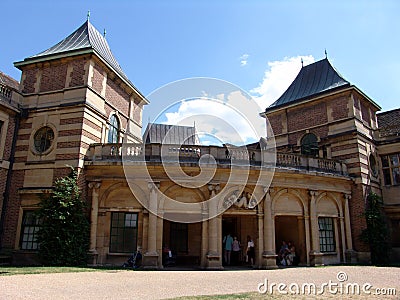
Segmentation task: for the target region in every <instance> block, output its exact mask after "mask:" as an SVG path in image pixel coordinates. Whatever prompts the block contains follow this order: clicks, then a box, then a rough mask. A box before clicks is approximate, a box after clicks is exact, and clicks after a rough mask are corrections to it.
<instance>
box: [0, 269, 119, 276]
mask: <svg viewBox="0 0 400 300" xmlns="http://www.w3.org/2000/svg"><path fill="white" fill-rule="evenodd" d="M110 270H113V271H118V270H123V269H121V268H99V267H96V268H90V267H0V276H7V275H27V274H48V273H77V272H100V271H110Z"/></svg>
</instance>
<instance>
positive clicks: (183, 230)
mask: <svg viewBox="0 0 400 300" xmlns="http://www.w3.org/2000/svg"><path fill="white" fill-rule="evenodd" d="M170 247H171V249H172V250H173V251H176V252H184V253H185V252H187V251H188V224H187V223H175V222H171V228H170Z"/></svg>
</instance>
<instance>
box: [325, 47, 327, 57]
mask: <svg viewBox="0 0 400 300" xmlns="http://www.w3.org/2000/svg"><path fill="white" fill-rule="evenodd" d="M325 58H328V52H326V48H325Z"/></svg>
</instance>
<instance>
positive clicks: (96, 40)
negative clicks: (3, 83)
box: [15, 20, 136, 89]
mask: <svg viewBox="0 0 400 300" xmlns="http://www.w3.org/2000/svg"><path fill="white" fill-rule="evenodd" d="M80 52H84V53H87V52H94V53H96V54H97V55H98V56H100V57H101V58H102V59H103V60H104V61H105V62H106V63H107V64H108V65H109V66H110V67H111V68H112V69H113V70H114V71H115V72H116V73H117V74H119V75H120V76H121V77H122V78H123V79H125V80H126V81H127V82H128V83H129V84H131V85H132V87H134V85H133V84H132V83H131V82H130V81H129V79H128V77H127V76H126V75H125V73H124V71H123V70H122V68H121V66H120V65H119V63H118V61H117V60H116V59H115V57H114V55H113V54H112V52H111V49H110V47H109V46H108V43H107V41H106V39H105V37H104V36H103V35H102V34H101V33H100V32H98V31H97V29H96V28H95V27H94V26H93V25H92V24H91V23H90V22H89V20H87V21H86V22H85V23H83V24H82V26H80V27H79V28H78V29H77V30H75V31H74V32H73V33H71V34H70V35H69V36H67V37H66V38H65V39H63V40H62V41H60V42H59V43H57V44H55V45H54V46H52V47H50V48H49V49H47V50H45V51H43V52H40V53H38V54H36V55H33V56H30V57H28V58H25V59H24V61H22V62H17V63H15V66H19V65H24V64H27V63H30V62H34V61H41V60H44V59H46V60H49V59H52V58H56V57H59V56H60V55H64V56H68V55H76V54H79V53H80ZM135 89H136V88H135Z"/></svg>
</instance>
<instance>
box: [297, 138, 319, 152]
mask: <svg viewBox="0 0 400 300" xmlns="http://www.w3.org/2000/svg"><path fill="white" fill-rule="evenodd" d="M301 154H304V155H309V156H318V138H317V136H316V135H315V134H313V133H307V134H306V135H305V136H303V138H302V139H301Z"/></svg>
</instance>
